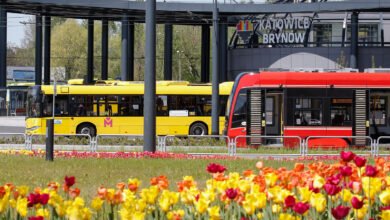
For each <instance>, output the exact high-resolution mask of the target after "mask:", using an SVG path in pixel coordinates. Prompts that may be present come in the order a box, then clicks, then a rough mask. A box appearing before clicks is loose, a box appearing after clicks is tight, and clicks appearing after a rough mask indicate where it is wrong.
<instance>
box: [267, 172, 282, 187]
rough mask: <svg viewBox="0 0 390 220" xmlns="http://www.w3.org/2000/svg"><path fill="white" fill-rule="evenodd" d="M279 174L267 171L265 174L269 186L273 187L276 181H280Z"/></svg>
mask: <svg viewBox="0 0 390 220" xmlns="http://www.w3.org/2000/svg"><path fill="white" fill-rule="evenodd" d="M278 179H279V176H278V175H276V174H275V173H267V174H265V183H266V184H267V186H268V187H272V186H274V185H275V183H276V181H278Z"/></svg>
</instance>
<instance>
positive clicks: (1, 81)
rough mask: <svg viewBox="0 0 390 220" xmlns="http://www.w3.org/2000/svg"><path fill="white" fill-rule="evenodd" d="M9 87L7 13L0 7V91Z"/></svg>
mask: <svg viewBox="0 0 390 220" xmlns="http://www.w3.org/2000/svg"><path fill="white" fill-rule="evenodd" d="M6 86H7V11H6V10H5V7H4V6H2V5H0V89H1V88H5V87H6Z"/></svg>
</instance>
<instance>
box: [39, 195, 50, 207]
mask: <svg viewBox="0 0 390 220" xmlns="http://www.w3.org/2000/svg"><path fill="white" fill-rule="evenodd" d="M49 198H50V196H49V194H47V193H44V194H41V195H40V197H39V202H40V203H41V204H42V205H46V204H47V202H48V201H49Z"/></svg>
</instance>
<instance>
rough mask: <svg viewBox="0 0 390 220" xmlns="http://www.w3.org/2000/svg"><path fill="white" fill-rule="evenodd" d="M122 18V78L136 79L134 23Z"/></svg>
mask: <svg viewBox="0 0 390 220" xmlns="http://www.w3.org/2000/svg"><path fill="white" fill-rule="evenodd" d="M129 19H130V18H129V17H128V16H124V17H123V18H122V55H121V80H122V81H129V80H130V81H132V80H134V23H133V22H130V21H129Z"/></svg>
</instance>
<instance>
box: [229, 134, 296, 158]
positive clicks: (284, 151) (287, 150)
mask: <svg viewBox="0 0 390 220" xmlns="http://www.w3.org/2000/svg"><path fill="white" fill-rule="evenodd" d="M244 138H245V139H246V140H248V139H262V140H261V142H262V144H259V145H261V146H258V147H256V148H255V149H253V148H252V150H251V151H248V150H246V149H251V147H250V146H247V145H244V146H241V148H240V150H241V151H240V152H239V154H240V155H247V156H253V155H262V156H281V155H283V156H286V157H288V156H301V155H303V151H304V146H303V141H302V138H301V137H299V136H267V135H260V136H259V135H239V136H236V137H235V138H234V141H233V143H234V145H233V155H238V154H237V146H239V145H242V144H241V143H242V142H240V141H239V140H240V139H244ZM286 139H290V140H291V139H293V140H294V139H295V140H296V141H294V142H293V143H294V145H296V146H299V148H296V147H295V146H289V147H286V146H285V145H286ZM264 140H265V141H264ZM267 140H279V143H277V144H267ZM263 143H265V144H263ZM261 150H265V152H266V153H263V152H261ZM297 150H299V151H297ZM267 151H268V152H267Z"/></svg>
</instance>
